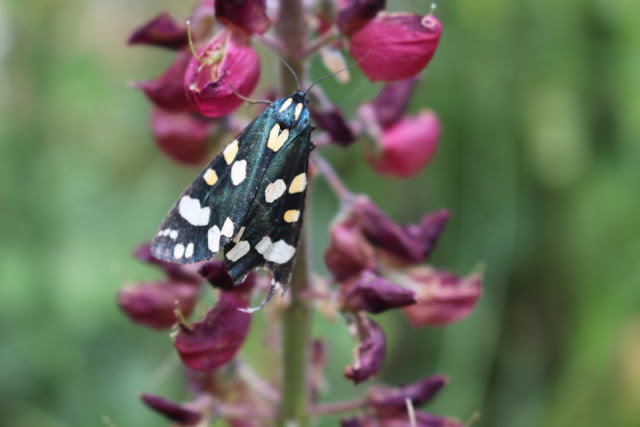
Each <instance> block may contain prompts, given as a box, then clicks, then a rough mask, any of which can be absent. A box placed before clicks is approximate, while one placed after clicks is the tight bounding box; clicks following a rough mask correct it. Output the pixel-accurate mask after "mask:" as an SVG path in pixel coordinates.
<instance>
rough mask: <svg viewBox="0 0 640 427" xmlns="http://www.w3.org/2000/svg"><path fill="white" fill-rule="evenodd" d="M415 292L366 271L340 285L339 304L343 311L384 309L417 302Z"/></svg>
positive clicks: (373, 311)
mask: <svg viewBox="0 0 640 427" xmlns="http://www.w3.org/2000/svg"><path fill="white" fill-rule="evenodd" d="M416 301H417V300H416V295H415V292H414V291H412V290H411V289H406V288H403V287H401V286H398V285H396V284H395V283H391V282H390V281H388V280H386V279H383V278H381V277H378V276H376V275H375V274H373V273H372V272H370V271H364V272H362V273H361V274H360V275H358V276H357V277H355V278H353V279H352V280H349V281H348V282H345V283H343V284H342V285H341V286H340V296H339V304H340V308H341V310H343V311H366V312H369V313H373V314H376V313H382V312H383V311H386V310H389V309H392V308H398V307H404V306H408V305H411V304H414V303H415V302H416Z"/></svg>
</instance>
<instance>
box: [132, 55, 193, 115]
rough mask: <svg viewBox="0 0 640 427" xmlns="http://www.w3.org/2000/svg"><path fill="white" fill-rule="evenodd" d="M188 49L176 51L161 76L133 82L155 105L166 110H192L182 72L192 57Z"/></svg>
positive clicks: (185, 69)
mask: <svg viewBox="0 0 640 427" xmlns="http://www.w3.org/2000/svg"><path fill="white" fill-rule="evenodd" d="M192 56H193V55H192V54H191V52H190V51H188V50H183V51H181V52H178V54H177V55H176V58H175V59H174V61H173V64H171V66H169V68H168V69H167V71H165V72H164V73H163V74H162V75H161V76H159V77H157V78H155V79H153V80H149V81H147V82H136V83H133V87H135V88H137V89H141V90H142V91H143V92H144V94H145V95H146V96H147V98H149V100H150V101H151V102H153V103H154V104H155V105H156V106H158V107H160V108H162V109H164V110H167V111H193V107H192V105H191V103H190V102H189V100H188V99H187V95H186V93H185V90H184V73H185V72H186V71H187V66H188V65H189V61H190V60H191V58H192Z"/></svg>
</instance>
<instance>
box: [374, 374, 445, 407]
mask: <svg viewBox="0 0 640 427" xmlns="http://www.w3.org/2000/svg"><path fill="white" fill-rule="evenodd" d="M447 381H448V379H447V378H446V377H444V376H442V375H431V376H428V377H425V378H422V379H420V380H419V381H416V382H414V383H412V384H408V385H406V386H404V387H388V386H373V387H371V388H370V389H369V392H368V393H367V404H368V405H369V406H370V407H371V409H373V411H375V413H376V414H377V415H378V416H381V417H384V416H391V415H395V414H406V412H407V403H406V400H407V399H409V400H410V401H411V404H412V405H413V406H414V407H418V406H420V405H423V404H424V403H426V402H428V401H429V400H431V398H432V397H433V396H435V395H436V394H437V393H438V392H439V391H440V390H441V389H442V387H444V386H445V385H446V383H447Z"/></svg>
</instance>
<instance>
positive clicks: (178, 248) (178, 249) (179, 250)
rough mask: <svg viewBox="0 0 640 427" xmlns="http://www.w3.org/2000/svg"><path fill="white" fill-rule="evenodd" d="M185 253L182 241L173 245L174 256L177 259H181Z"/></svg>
mask: <svg viewBox="0 0 640 427" xmlns="http://www.w3.org/2000/svg"><path fill="white" fill-rule="evenodd" d="M183 255H184V245H183V244H182V243H178V244H177V245H175V246H174V247H173V257H174V258H175V259H180V258H182V256H183Z"/></svg>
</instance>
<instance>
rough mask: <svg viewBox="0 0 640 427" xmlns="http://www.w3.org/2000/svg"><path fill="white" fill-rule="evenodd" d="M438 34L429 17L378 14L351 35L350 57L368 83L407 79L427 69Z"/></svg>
mask: <svg viewBox="0 0 640 427" xmlns="http://www.w3.org/2000/svg"><path fill="white" fill-rule="evenodd" d="M441 33H442V25H441V24H440V21H438V19H437V18H436V17H434V16H432V15H426V16H419V15H414V14H411V13H385V12H381V13H379V14H378V15H377V16H376V17H375V18H374V19H372V20H370V21H369V22H368V23H367V24H366V25H365V26H364V27H362V28H361V29H359V30H358V31H356V32H355V33H354V34H353V35H352V37H351V39H350V41H349V53H351V56H353V58H354V59H356V60H357V61H358V66H359V67H360V69H361V70H362V72H363V73H364V74H365V75H366V76H367V78H368V79H369V80H371V81H378V80H382V81H386V82H388V81H393V80H400V79H406V78H409V77H413V76H415V75H416V74H418V73H419V72H420V71H422V70H423V69H424V67H426V66H427V64H428V63H429V61H430V60H431V58H432V57H433V54H434V53H435V51H436V48H437V47H438V42H439V41H440V34H441Z"/></svg>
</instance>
